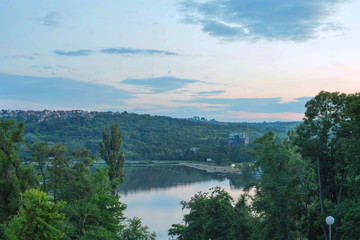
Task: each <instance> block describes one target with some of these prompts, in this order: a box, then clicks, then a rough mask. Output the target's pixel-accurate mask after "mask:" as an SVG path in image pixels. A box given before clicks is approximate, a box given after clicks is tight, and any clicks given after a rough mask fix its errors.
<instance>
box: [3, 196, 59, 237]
mask: <svg viewBox="0 0 360 240" xmlns="http://www.w3.org/2000/svg"><path fill="white" fill-rule="evenodd" d="M64 204H65V203H64V202H59V203H53V202H51V201H50V198H48V197H46V193H44V192H41V191H39V190H37V189H30V190H27V191H26V192H25V193H24V195H23V202H22V205H21V207H20V210H19V212H18V214H17V215H16V216H15V217H14V218H12V219H11V221H10V223H9V225H8V226H7V228H6V230H5V236H6V238H7V239H8V240H18V239H25V240H35V239H39V240H41V239H44V240H45V239H49V240H56V239H60V238H61V237H62V236H63V233H61V232H60V230H59V229H57V228H56V227H57V226H58V225H59V224H60V223H61V222H62V220H63V218H64V215H63V214H59V211H60V210H61V209H62V208H63V207H64Z"/></svg>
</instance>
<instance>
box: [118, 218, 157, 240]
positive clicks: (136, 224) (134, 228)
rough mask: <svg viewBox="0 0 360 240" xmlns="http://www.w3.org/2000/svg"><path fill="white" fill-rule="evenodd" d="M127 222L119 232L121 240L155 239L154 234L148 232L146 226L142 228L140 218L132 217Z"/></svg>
mask: <svg viewBox="0 0 360 240" xmlns="http://www.w3.org/2000/svg"><path fill="white" fill-rule="evenodd" d="M127 222H128V224H127V225H126V226H125V228H124V229H123V230H122V232H121V238H122V239H123V240H138V239H146V240H155V239H156V233H155V232H150V231H149V227H148V226H143V225H142V223H141V219H140V218H138V217H134V218H131V219H129V220H128V221H127Z"/></svg>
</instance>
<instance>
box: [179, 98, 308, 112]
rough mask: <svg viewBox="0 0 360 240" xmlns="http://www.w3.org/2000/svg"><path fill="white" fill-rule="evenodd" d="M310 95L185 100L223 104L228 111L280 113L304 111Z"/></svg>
mask: <svg viewBox="0 0 360 240" xmlns="http://www.w3.org/2000/svg"><path fill="white" fill-rule="evenodd" d="M308 100H310V97H302V98H297V99H294V100H293V101H290V102H283V101H282V98H203V99H195V100H189V101H185V102H187V103H189V102H190V103H202V104H221V105H222V106H223V107H224V109H225V110H227V111H237V112H254V113H279V112H295V113H304V112H305V103H306V102H307V101H308Z"/></svg>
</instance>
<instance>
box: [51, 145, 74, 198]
mask: <svg viewBox="0 0 360 240" xmlns="http://www.w3.org/2000/svg"><path fill="white" fill-rule="evenodd" d="M67 152H68V149H67V148H66V146H65V145H64V144H63V143H56V144H54V145H53V146H52V147H51V149H50V158H49V163H50V165H49V167H48V171H49V176H50V184H49V188H50V189H51V192H52V194H53V198H54V202H55V203H56V202H57V200H58V195H59V192H60V187H61V184H62V182H64V181H66V180H67V179H68V177H69V174H70V158H68V157H67V156H66V154H67Z"/></svg>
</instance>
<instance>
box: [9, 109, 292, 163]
mask: <svg viewBox="0 0 360 240" xmlns="http://www.w3.org/2000/svg"><path fill="white" fill-rule="evenodd" d="M19 116H20V117H19ZM14 117H15V118H17V120H25V123H26V124H25V139H26V142H27V143H35V142H38V141H48V142H54V143H55V142H64V143H65V144H66V146H67V147H68V148H69V149H70V150H72V149H76V148H79V147H82V146H83V147H86V148H88V149H90V150H91V151H92V152H93V153H96V152H97V151H98V147H99V142H100V141H101V136H102V135H101V132H102V130H103V129H104V128H105V127H106V126H110V125H112V124H113V123H117V124H119V126H120V129H121V131H122V141H123V149H124V152H125V156H126V159H127V160H205V159H206V158H208V157H210V158H213V159H215V160H219V161H220V160H221V159H223V158H229V156H228V155H229V147H228V137H229V134H230V133H232V132H240V133H241V132H244V133H247V134H249V139H250V146H251V142H252V141H253V140H254V139H255V138H257V137H259V136H261V135H262V134H264V133H265V132H267V131H269V130H271V131H274V132H275V133H276V134H277V135H279V136H280V137H285V136H286V134H287V132H288V131H289V130H291V129H294V128H295V126H296V125H297V124H298V122H273V123H267V122H263V123H219V122H215V123H214V122H200V121H192V120H187V119H176V118H170V117H163V116H150V115H148V114H135V113H127V112H123V113H106V112H103V113H99V112H98V113H96V114H94V115H93V116H91V117H88V116H86V115H84V114H78V115H73V116H72V117H70V118H55V117H54V118H51V117H50V118H48V119H47V120H46V121H40V122H39V121H38V120H37V119H36V118H33V117H32V118H26V119H24V118H23V117H21V114H18V115H16V116H14ZM190 148H193V151H191V150H190ZM194 148H195V150H194ZM247 148H248V146H246V147H243V149H242V152H243V153H245V151H246V149H247ZM239 149H240V148H236V149H233V150H232V152H233V155H234V154H235V155H236V153H234V152H239ZM237 155H239V153H237ZM234 157H235V158H236V156H233V158H234Z"/></svg>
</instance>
